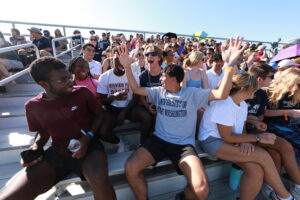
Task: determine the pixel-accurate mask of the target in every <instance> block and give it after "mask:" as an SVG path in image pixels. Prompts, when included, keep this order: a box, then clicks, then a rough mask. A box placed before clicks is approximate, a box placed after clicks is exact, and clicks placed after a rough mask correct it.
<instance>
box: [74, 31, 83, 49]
mask: <svg viewBox="0 0 300 200" xmlns="http://www.w3.org/2000/svg"><path fill="white" fill-rule="evenodd" d="M77 34H81V33H80V31H79V30H75V31H74V32H73V35H77ZM72 42H73V47H74V46H76V45H79V44H84V38H83V37H80V36H74V37H72Z"/></svg>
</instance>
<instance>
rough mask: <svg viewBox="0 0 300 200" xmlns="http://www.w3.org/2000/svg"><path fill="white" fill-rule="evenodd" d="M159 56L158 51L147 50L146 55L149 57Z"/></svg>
mask: <svg viewBox="0 0 300 200" xmlns="http://www.w3.org/2000/svg"><path fill="white" fill-rule="evenodd" d="M150 55H151V56H157V55H158V54H157V53H156V52H147V53H146V54H145V56H146V57H149V56H150Z"/></svg>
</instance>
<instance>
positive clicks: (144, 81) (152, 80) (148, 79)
mask: <svg viewBox="0 0 300 200" xmlns="http://www.w3.org/2000/svg"><path fill="white" fill-rule="evenodd" d="M160 77H161V73H160V74H159V75H157V76H151V75H150V74H149V71H148V70H145V71H143V72H142V73H141V75H140V77H139V78H140V85H141V86H142V87H156V86H161V85H162V84H161V82H160V80H159V79H160Z"/></svg>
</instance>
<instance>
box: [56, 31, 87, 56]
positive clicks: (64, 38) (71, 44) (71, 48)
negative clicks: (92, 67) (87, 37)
mask: <svg viewBox="0 0 300 200" xmlns="http://www.w3.org/2000/svg"><path fill="white" fill-rule="evenodd" d="M74 37H80V44H78V45H76V46H74V47H73V38H74ZM70 38H71V42H70V48H69V49H67V50H65V51H62V52H60V53H59V54H58V55H56V52H57V50H56V48H55V42H57V41H61V40H66V39H70ZM82 41H83V40H82V36H81V34H75V35H72V36H67V37H60V38H54V39H52V51H53V56H54V57H55V58H59V57H61V56H63V55H65V54H67V53H69V52H71V55H72V58H73V57H74V52H73V51H74V50H75V49H76V48H78V47H80V46H82V43H83V42H82Z"/></svg>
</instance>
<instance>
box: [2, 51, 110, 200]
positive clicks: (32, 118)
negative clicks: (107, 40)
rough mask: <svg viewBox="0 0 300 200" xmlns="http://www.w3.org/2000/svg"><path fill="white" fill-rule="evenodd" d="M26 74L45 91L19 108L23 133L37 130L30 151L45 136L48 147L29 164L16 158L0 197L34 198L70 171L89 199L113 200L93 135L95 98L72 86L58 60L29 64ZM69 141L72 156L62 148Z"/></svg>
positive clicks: (99, 115)
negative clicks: (17, 165)
mask: <svg viewBox="0 0 300 200" xmlns="http://www.w3.org/2000/svg"><path fill="white" fill-rule="evenodd" d="M30 74H31V76H32V77H33V79H34V80H35V82H36V83H38V84H39V85H40V86H42V87H43V88H44V90H45V91H44V92H43V93H41V94H39V95H38V96H36V97H34V98H33V99H31V100H29V101H27V102H26V104H25V110H26V118H27V122H28V127H29V130H30V131H32V132H37V134H36V137H35V141H34V143H33V145H32V146H31V147H30V149H31V150H32V151H33V152H35V151H37V150H42V149H43V147H44V146H45V144H46V143H47V141H48V140H49V138H50V137H51V138H52V143H51V145H50V147H49V148H48V149H47V150H45V151H44V153H41V154H40V155H41V156H40V157H38V158H35V160H33V161H32V162H29V163H26V162H25V161H24V160H23V159H21V164H22V165H23V166H24V168H23V169H22V170H20V171H19V172H18V173H17V176H13V178H12V179H11V180H10V181H9V183H8V185H6V186H5V187H4V189H3V190H2V191H1V192H0V199H18V200H19V199H20V200H21V199H35V198H36V197H37V196H38V195H39V194H42V193H45V192H47V191H48V190H49V189H51V188H52V187H53V186H54V185H55V184H56V183H58V182H59V181H61V180H63V179H64V178H65V177H66V176H67V175H68V174H70V173H75V174H77V175H78V176H79V177H80V178H81V179H84V180H86V181H87V183H88V184H89V185H90V187H91V189H92V191H93V195H94V199H105V200H106V199H107V200H115V199H116V195H115V192H114V189H113V187H112V184H111V183H110V180H109V176H108V170H107V168H108V167H107V159H106V154H105V153H104V146H103V144H102V143H101V142H100V140H99V135H98V132H97V130H98V128H99V127H101V121H102V120H103V111H102V109H101V107H100V105H99V104H98V102H97V101H96V98H95V97H94V96H93V94H92V93H91V92H90V91H89V90H88V89H87V88H85V87H73V85H74V83H73V80H72V78H71V76H70V73H69V72H68V71H67V70H66V66H65V64H64V63H62V62H61V61H59V60H58V59H55V58H52V57H44V58H40V59H38V60H36V61H34V62H33V63H32V64H31V67H30ZM82 130H83V131H85V132H87V134H86V135H83V134H82ZM71 139H77V140H79V142H80V149H79V150H78V151H76V152H74V153H72V152H71V151H70V150H69V149H68V148H67V147H68V144H69V142H70V140H71Z"/></svg>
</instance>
